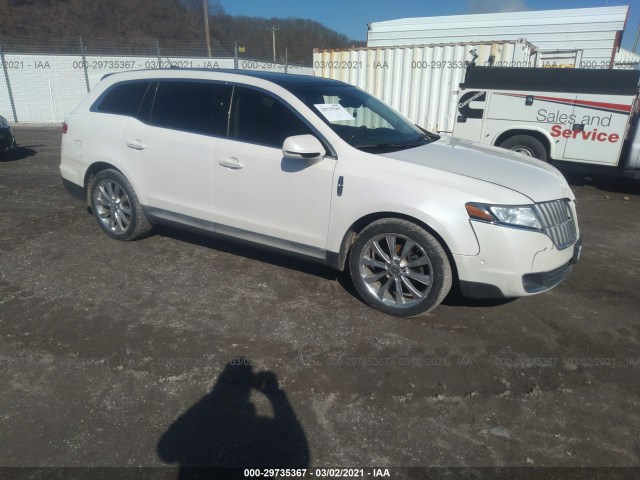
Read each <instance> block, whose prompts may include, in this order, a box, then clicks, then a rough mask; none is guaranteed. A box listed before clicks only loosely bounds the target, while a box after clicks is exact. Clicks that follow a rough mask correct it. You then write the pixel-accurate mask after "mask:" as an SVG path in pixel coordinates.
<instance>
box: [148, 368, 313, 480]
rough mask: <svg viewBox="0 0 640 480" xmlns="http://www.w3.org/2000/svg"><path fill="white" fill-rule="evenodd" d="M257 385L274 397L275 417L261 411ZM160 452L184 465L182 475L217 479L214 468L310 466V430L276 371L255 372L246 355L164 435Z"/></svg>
mask: <svg viewBox="0 0 640 480" xmlns="http://www.w3.org/2000/svg"><path fill="white" fill-rule="evenodd" d="M253 390H255V391H257V392H259V394H262V395H264V396H265V397H266V399H267V400H268V401H269V403H270V405H271V407H272V409H273V417H265V416H260V415H257V413H256V408H255V405H254V404H253V403H252V402H251V393H252V391H253ZM157 453H158V456H159V457H160V458H161V459H162V460H163V461H164V462H167V463H177V464H178V465H179V466H180V474H179V476H178V478H180V479H192V478H207V477H211V478H213V477H212V476H211V475H212V474H213V472H211V471H209V472H208V473H207V469H208V468H210V467H221V468H224V469H234V470H238V469H245V468H261V469H262V468H307V467H308V466H309V447H308V444H307V438H306V435H305V433H304V430H303V429H302V426H301V425H300V422H299V421H298V419H297V417H296V415H295V412H294V411H293V409H292V407H291V404H290V403H289V400H288V398H287V396H286V394H285V392H284V391H283V390H282V389H280V388H279V385H278V379H277V377H276V375H275V374H274V373H272V372H269V371H264V372H258V373H254V371H253V368H252V366H251V364H250V362H249V361H248V360H247V359H245V358H238V359H235V360H233V361H232V362H229V363H227V365H226V366H225V368H224V370H223V372H222V373H221V374H220V376H219V377H218V380H217V382H216V384H215V386H214V387H213V388H212V390H211V391H210V392H209V393H207V394H206V395H205V396H204V397H202V398H201V399H200V400H199V401H198V402H197V403H196V404H195V405H193V406H192V407H190V408H189V409H188V410H187V411H186V412H185V413H183V414H182V415H181V416H180V417H179V418H178V419H177V420H176V421H175V422H173V424H172V425H171V426H170V427H169V428H168V430H167V431H166V432H165V433H164V434H163V435H162V437H161V438H160V440H159V442H158V446H157ZM218 473H219V474H222V472H218ZM214 476H215V477H216V478H220V475H218V474H215V475H214Z"/></svg>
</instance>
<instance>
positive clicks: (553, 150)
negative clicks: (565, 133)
mask: <svg viewBox="0 0 640 480" xmlns="http://www.w3.org/2000/svg"><path fill="white" fill-rule="evenodd" d="M550 126H551V124H550ZM512 130H519V131H528V132H537V133H540V134H542V135H543V136H544V137H545V138H546V139H547V141H548V142H549V156H550V157H551V158H552V159H556V158H562V156H563V153H564V152H559V151H558V148H557V143H556V139H554V138H553V137H552V136H551V134H550V133H549V131H548V130H545V129H544V128H541V127H532V126H531V125H526V124H524V125H523V124H519V123H515V124H513V125H510V126H509V127H508V128H503V129H502V130H499V131H498V132H496V134H495V135H494V136H493V137H492V138H491V145H493V146H496V147H497V146H498V145H496V141H497V140H498V138H500V137H501V136H502V135H503V134H505V133H507V132H510V131H512Z"/></svg>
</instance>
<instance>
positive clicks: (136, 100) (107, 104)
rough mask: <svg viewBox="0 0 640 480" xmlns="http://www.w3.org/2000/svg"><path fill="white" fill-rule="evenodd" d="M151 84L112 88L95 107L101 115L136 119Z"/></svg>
mask: <svg viewBox="0 0 640 480" xmlns="http://www.w3.org/2000/svg"><path fill="white" fill-rule="evenodd" d="M148 86H149V82H126V83H121V84H118V85H116V86H115V87H112V88H111V89H110V90H109V91H108V92H107V94H106V95H105V96H104V97H102V99H101V100H100V101H99V102H98V104H97V105H96V107H95V111H97V112H101V113H114V114H116V115H127V116H129V117H135V116H136V113H137V112H138V107H140V102H141V101H142V97H143V96H144V93H145V92H146V91H147V87H148Z"/></svg>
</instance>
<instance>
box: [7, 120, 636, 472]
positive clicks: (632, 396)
mask: <svg viewBox="0 0 640 480" xmlns="http://www.w3.org/2000/svg"><path fill="white" fill-rule="evenodd" d="M15 134H16V137H17V140H18V143H19V144H20V145H22V147H21V148H20V149H18V150H17V151H16V152H14V153H13V154H12V155H10V156H8V157H5V158H3V159H2V161H0V198H1V202H0V209H1V212H2V215H1V216H0V274H1V278H0V292H1V293H0V382H1V385H2V394H1V395H0V444H1V445H2V449H0V465H2V466H134V465H143V466H161V465H165V464H171V465H187V464H193V463H204V464H209V465H236V466H245V465H249V464H255V463H256V462H258V463H259V462H263V463H264V462H266V463H269V462H271V463H273V464H280V465H283V464H286V465H289V466H292V467H293V466H327V467H330V466H381V467H387V466H427V465H448V466H579V465H582V466H637V465H638V464H639V462H640V429H639V428H638V425H640V398H639V396H638V393H639V392H640V322H639V321H638V318H639V317H638V313H637V312H638V309H639V307H640V293H639V288H638V287H639V286H640V282H639V272H640V249H639V248H638V239H639V238H640V221H639V218H640V188H639V185H640V182H638V183H635V184H634V183H632V182H622V181H617V182H616V181H611V180H602V179H597V180H595V181H593V180H590V179H574V180H573V181H572V184H573V186H574V187H573V188H574V191H575V193H576V195H577V197H578V213H579V221H580V225H581V229H582V232H583V235H584V249H583V256H582V259H581V261H580V263H579V264H578V265H577V266H576V268H575V269H574V272H573V273H572V275H571V276H570V277H569V278H568V279H567V281H565V283H564V284H562V285H560V286H559V287H557V288H556V289H554V290H552V291H550V292H547V293H545V294H542V295H539V296H536V297H531V298H524V299H519V300H515V301H511V302H470V301H464V300H462V299H460V298H459V297H455V296H450V297H449V298H448V299H447V300H446V301H445V304H444V305H442V306H440V307H439V308H438V309H437V310H436V311H435V312H433V313H432V314H429V315H427V316H424V317H421V318H418V319H413V320H402V319H397V318H392V317H389V316H386V315H384V314H381V313H378V312H376V311H375V310H373V309H371V308H369V307H367V306H366V305H364V304H363V303H362V302H361V301H360V300H359V299H358V298H357V297H356V296H355V295H354V292H353V289H352V288H351V287H350V286H349V282H348V280H347V278H346V277H345V276H344V275H336V273H335V272H333V271H331V270H330V269H328V268H324V267H321V266H317V265H314V264H310V263H309V264H307V263H302V262H300V261H297V260H292V259H290V258H287V257H284V256H279V255H276V254H273V253H265V252H263V251H261V250H258V249H253V248H249V247H246V246H236V245H234V244H231V243H227V242H223V241H219V240H213V239H210V238H207V237H201V236H197V235H191V234H184V233H180V232H176V231H170V230H163V231H160V232H157V234H155V235H154V236H151V237H149V238H147V239H144V240H141V241H137V242H131V243H121V242H116V241H114V240H110V239H109V238H108V237H107V236H106V235H104V234H103V233H102V232H101V231H100V230H99V228H98V226H97V224H96V223H95V220H94V219H93V217H91V216H90V215H88V214H87V213H86V208H85V207H84V206H83V205H82V204H81V203H80V202H78V201H77V200H75V199H73V198H72V197H70V196H69V195H68V194H67V192H66V191H65V190H64V189H63V187H62V185H61V181H60V177H59V173H58V164H59V144H60V134H59V129H58V128H51V127H46V128H44V127H19V128H15ZM634 311H635V312H636V313H635V314H634V313H633V312H634ZM276 383H277V385H279V386H280V389H277V388H276Z"/></svg>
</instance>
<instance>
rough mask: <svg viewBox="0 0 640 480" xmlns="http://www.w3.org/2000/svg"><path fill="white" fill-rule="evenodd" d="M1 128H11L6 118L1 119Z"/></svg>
mask: <svg viewBox="0 0 640 480" xmlns="http://www.w3.org/2000/svg"><path fill="white" fill-rule="evenodd" d="M0 128H9V122H7V121H6V120H5V119H4V117H0Z"/></svg>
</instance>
